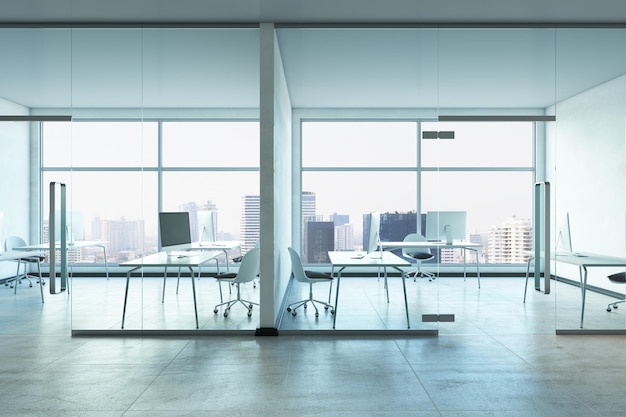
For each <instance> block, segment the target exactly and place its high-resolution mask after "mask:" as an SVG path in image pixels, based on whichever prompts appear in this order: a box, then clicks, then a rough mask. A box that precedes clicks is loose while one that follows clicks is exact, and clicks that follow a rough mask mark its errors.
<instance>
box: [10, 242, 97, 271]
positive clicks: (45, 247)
mask: <svg viewBox="0 0 626 417" xmlns="http://www.w3.org/2000/svg"><path fill="white" fill-rule="evenodd" d="M106 243H107V242H105V241H100V240H75V241H74V242H67V250H68V251H69V250H72V249H81V248H87V247H99V248H102V251H103V252H104V270H105V272H106V275H107V279H109V267H108V264H107V249H106ZM55 248H56V249H57V250H60V249H61V242H56V243H55ZM15 249H18V250H25V251H49V250H50V244H49V243H40V244H37V245H26V246H20V247H17V248H15Z"/></svg>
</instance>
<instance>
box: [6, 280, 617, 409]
mask: <svg viewBox="0 0 626 417" xmlns="http://www.w3.org/2000/svg"><path fill="white" fill-rule="evenodd" d="M111 281H113V282H111ZM201 281H203V280H201ZM172 282H175V281H174V280H172ZM523 283H524V282H523V280H522V279H517V278H503V279H496V278H484V279H483V280H482V285H481V289H480V290H479V289H478V288H477V285H476V281H475V280H474V279H468V280H467V281H466V282H463V280H460V279H447V280H446V279H440V280H439V282H436V283H429V282H427V281H418V282H415V283H414V282H407V289H408V291H407V292H408V293H409V295H410V296H409V306H410V308H415V307H411V306H415V305H417V302H418V301H421V302H422V303H424V304H426V303H427V302H432V303H433V304H432V305H430V306H427V307H425V308H427V309H429V311H430V312H433V311H435V310H432V309H433V308H435V307H437V308H438V312H440V313H454V314H455V317H456V319H455V322H454V323H439V324H438V325H433V324H432V323H430V324H425V323H420V322H419V317H418V315H411V319H414V321H415V326H412V327H417V328H421V327H423V328H426V327H427V326H434V327H435V328H437V329H438V331H439V335H438V336H421V335H419V334H415V333H408V332H407V334H404V335H402V334H394V335H381V336H377V335H371V334H370V335H367V334H359V333H358V332H356V333H355V334H354V335H352V336H347V335H345V334H342V335H335V336H333V335H332V334H331V335H329V333H330V332H323V333H321V332H319V333H315V332H311V333H310V334H308V335H302V334H290V331H289V330H294V331H295V330H297V329H300V330H303V329H309V328H314V326H319V327H322V328H325V327H328V325H329V324H328V322H329V321H331V320H332V315H331V314H330V313H327V312H323V310H322V311H321V314H320V317H319V318H317V319H316V318H315V317H314V314H313V310H312V309H311V308H308V309H307V311H306V312H304V311H303V312H300V313H299V314H298V315H297V316H295V317H293V316H291V315H286V316H285V317H284V318H283V322H282V326H281V329H283V330H281V335H280V336H278V337H254V336H250V335H231V336H204V337H193V336H190V337H182V336H179V337H120V336H117V337H86V336H81V337H72V336H70V329H71V328H73V327H75V326H76V325H77V324H78V325H84V324H85V323H89V322H90V321H89V320H88V319H85V318H80V317H75V316H76V315H77V314H79V313H80V314H83V313H87V312H88V313H89V314H92V315H93V316H94V317H93V320H92V321H91V323H94V324H96V323H100V324H103V325H104V324H106V325H109V324H110V323H114V322H115V324H111V326H113V327H115V326H116V324H117V325H119V319H120V317H119V315H120V313H121V311H120V308H121V304H120V300H119V299H118V300H116V301H115V302H113V301H109V303H111V304H112V307H111V308H110V309H109V308H107V307H106V305H107V302H106V301H105V299H104V298H102V299H101V300H100V301H98V302H97V303H94V308H93V309H92V310H89V309H88V308H87V307H86V306H85V305H83V302H82V301H80V300H79V299H77V297H79V296H80V294H81V292H85V291H87V288H88V286H87V284H88V283H87V281H86V280H85V282H81V281H80V280H78V279H76V280H74V283H73V287H72V288H73V292H72V298H70V297H68V296H67V294H60V295H54V296H51V295H49V294H46V302H45V303H44V304H42V303H41V299H40V298H39V290H38V288H37V287H33V288H28V287H27V286H26V285H22V286H20V287H19V288H18V292H17V294H13V292H12V290H11V289H9V288H8V287H0V303H2V309H1V310H0V349H2V356H1V357H0V384H1V385H0V386H1V387H2V389H1V390H0V404H1V407H0V416H17V415H19V416H70V417H72V416H96V417H105V416H106V417H108V416H125V417H129V416H142V417H143V416H146V417H147V416H151V417H152V416H157V417H159V416H200V415H201V416H244V415H246V416H318V415H319V416H321V415H324V416H327V415H333V416H418V417H420V416H428V417H430V416H433V417H434V416H446V417H452V416H454V417H457V416H476V417H478V416H480V417H483V416H515V417H520V416H524V417H526V416H528V417H531V416H533V417H534V416H551V417H557V416H570V417H571V416H574V417H576V416H581V417H582V416H585V417H586V416H618V417H619V416H623V417H626V396H625V395H624V386H626V358H625V356H626V355H624V352H625V351H626V337H624V336H603V335H583V336H581V335H576V336H564V335H556V334H555V329H556V328H557V327H558V326H559V325H560V324H562V325H563V326H565V327H569V326H572V327H574V328H575V327H577V324H578V323H577V322H578V320H579V319H580V292H579V290H578V289H576V288H571V289H569V288H567V287H564V286H563V287H560V286H558V285H557V288H555V291H554V293H553V294H551V295H549V296H546V295H544V294H541V293H538V292H534V291H532V292H531V293H530V294H529V299H528V301H527V303H526V304H523V303H522V302H521V297H522V295H523ZM118 284H119V283H118V282H116V279H111V280H110V281H109V282H108V283H107V282H98V283H96V281H91V282H90V285H91V291H92V293H93V294H102V293H103V292H104V291H105V290H106V288H107V287H117V286H118ZM207 284H208V283H207ZM81 285H83V286H84V288H81ZM168 285H169V284H168ZM341 285H342V289H341V294H340V306H339V309H338V314H339V316H338V321H337V323H338V324H339V323H341V327H342V328H345V329H351V328H354V329H359V328H361V327H362V326H363V323H367V322H369V323H371V324H372V325H376V326H381V328H383V327H387V328H401V327H402V326H403V325H404V324H403V323H404V322H405V317H404V316H403V314H404V306H403V304H402V303H401V302H399V300H401V295H402V293H401V286H399V282H398V281H390V284H389V288H390V298H391V301H392V302H391V303H390V305H387V303H386V300H385V292H384V288H382V287H381V283H380V282H379V281H377V280H375V279H368V280H360V279H352V280H349V279H345V280H344V281H342V283H341ZM344 285H345V286H344ZM155 287H157V288H156V289H152V288H148V285H146V286H145V288H143V289H142V290H141V291H140V293H141V294H142V297H141V301H144V303H143V306H144V307H149V308H148V310H149V309H150V308H155V309H158V308H159V307H161V308H171V309H172V310H171V311H170V310H168V311H170V314H173V313H172V312H173V311H176V309H175V308H174V305H177V307H176V308H177V309H179V310H180V311H181V317H183V318H184V320H183V319H181V320H182V321H181V322H183V321H184V322H185V326H187V321H188V320H189V319H190V318H191V319H192V320H193V316H190V315H189V311H188V310H189V307H190V305H189V304H188V300H182V294H184V292H183V287H182V282H181V289H180V291H179V294H180V296H181V303H178V302H175V301H176V300H177V298H176V294H175V287H174V285H171V286H169V287H168V292H166V299H165V303H160V296H161V293H160V289H159V288H160V286H157V285H155ZM351 287H353V288H352V291H348V290H349V289H350V288H351ZM170 288H171V292H169V291H170ZM188 288H189V287H186V288H185V291H188ZM202 288H203V287H202V285H201V284H200V287H199V288H198V289H199V292H200V294H202V295H200V296H199V304H201V305H202V308H201V309H200V312H201V314H200V318H201V319H200V320H201V322H202V323H203V326H204V327H207V326H208V327H210V323H217V324H219V323H222V324H223V325H224V324H225V323H227V324H228V325H231V326H234V327H238V328H247V326H250V327H253V326H255V325H256V323H257V321H256V316H255V314H258V312H254V313H253V316H252V317H251V318H248V317H247V316H246V314H245V309H243V307H238V308H233V310H232V312H231V315H230V316H229V317H228V318H224V317H223V316H222V315H221V312H220V314H217V315H215V314H213V312H212V309H213V305H212V304H213V302H214V301H215V296H212V298H206V297H209V296H208V295H206V293H205V292H203V291H202ZM344 290H345V295H344ZM570 290H571V291H572V294H569V295H568V291H570ZM115 291H117V289H115V290H114V292H115ZM255 291H257V292H258V289H254V288H252V286H247V287H246V288H245V293H246V296H248V297H250V298H252V297H254V294H255ZM398 291H400V293H399V292H398ZM317 292H318V291H317V289H316V295H317ZM320 292H321V293H322V294H326V295H327V293H326V291H324V290H320ZM306 293H307V289H306V288H304V287H303V288H300V287H295V286H294V287H293V288H292V294H290V298H292V299H297V298H299V297H300V296H302V295H303V294H306ZM419 294H421V295H419ZM398 295H400V298H398ZM575 295H578V299H576V298H575ZM570 296H571V298H572V300H571V301H569V300H568V297H570ZM96 298H97V297H96ZM319 298H323V297H319ZM149 299H156V300H157V301H158V302H155V303H154V304H153V303H151V302H149V301H146V300H149ZM587 301H588V303H587V314H586V317H585V320H586V322H587V321H588V322H589V326H591V327H592V328H595V327H604V326H614V327H617V326H618V324H619V323H622V328H624V326H623V323H624V321H625V317H626V314H625V313H626V308H622V309H618V310H617V311H613V312H611V313H607V312H606V311H605V310H604V308H605V307H606V303H607V302H608V301H610V300H609V299H608V298H607V297H606V296H600V295H590V296H589V297H588V300H587ZM179 304H180V305H179ZM205 304H208V306H205ZM557 307H559V308H557ZM561 307H562V309H563V310H571V311H567V314H566V315H565V316H563V317H561V316H560V310H561ZM431 310H432V311H431ZM557 310H559V312H558V313H557ZM109 311H112V312H114V314H109V313H108V312H109ZM155 311H156V310H155ZM435 312H437V311H435ZM161 313H162V311H159V314H161ZM107 315H113V316H115V318H111V319H110V320H106V319H104V318H103V317H99V316H107ZM144 315H145V317H146V320H148V321H149V322H151V321H152V320H154V322H155V323H156V320H157V319H152V318H150V316H151V314H148V313H144ZM153 315H154V314H153ZM387 315H389V316H394V317H393V318H387ZM396 316H397V317H396ZM567 316H572V317H567ZM350 318H353V319H354V320H356V321H355V323H353V324H350V322H349V319H350ZM339 319H341V322H340V321H339ZM603 320H604V321H605V323H604V324H603V323H602V321H603ZM75 322H76V323H75ZM381 323H383V324H381ZM606 323H609V324H606ZM217 324H216V325H217Z"/></svg>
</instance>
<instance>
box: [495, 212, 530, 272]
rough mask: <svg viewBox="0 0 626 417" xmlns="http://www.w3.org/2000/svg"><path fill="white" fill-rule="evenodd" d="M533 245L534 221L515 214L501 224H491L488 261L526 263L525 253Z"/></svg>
mask: <svg viewBox="0 0 626 417" xmlns="http://www.w3.org/2000/svg"><path fill="white" fill-rule="evenodd" d="M532 247H533V238H532V223H531V221H530V220H529V219H518V218H516V217H515V216H513V217H512V218H511V219H509V220H507V221H505V222H504V223H502V224H501V225H499V226H491V227H490V228H489V234H488V246H487V262H488V263H492V264H512V263H525V262H526V261H527V259H528V257H527V256H525V255H524V254H523V252H524V251H530V250H532Z"/></svg>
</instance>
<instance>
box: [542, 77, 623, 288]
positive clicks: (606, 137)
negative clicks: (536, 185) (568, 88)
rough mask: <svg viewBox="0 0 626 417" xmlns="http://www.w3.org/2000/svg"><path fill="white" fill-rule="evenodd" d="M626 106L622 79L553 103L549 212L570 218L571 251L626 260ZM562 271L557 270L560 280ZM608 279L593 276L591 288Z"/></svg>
mask: <svg viewBox="0 0 626 417" xmlns="http://www.w3.org/2000/svg"><path fill="white" fill-rule="evenodd" d="M625 103H626V76H621V77H618V78H616V79H614V80H611V81H609V82H606V83H604V84H602V85H599V86H597V87H595V88H593V89H590V90H588V91H585V92H583V93H581V94H578V95H576V96H574V97H572V98H570V99H568V100H565V101H563V102H560V103H558V104H557V108H556V117H557V123H556V129H554V132H550V131H548V132H547V133H548V141H547V147H548V151H549V152H548V156H549V158H548V164H549V166H548V169H547V174H548V179H549V180H550V181H551V182H552V183H553V192H554V199H553V201H554V203H553V204H554V207H553V211H555V212H556V211H567V212H568V213H569V215H570V229H571V235H572V247H573V250H574V251H581V252H582V251H588V252H596V253H603V254H607V255H614V256H626V236H625V228H624V226H625V224H624V216H625V210H626V200H625V196H626V183H625V176H624V161H625V155H626V151H625V150H626V147H625V139H626V131H625V117H626V105H625ZM566 270H567V268H566V267H564V266H559V265H557V273H558V274H559V275H563V272H564V271H566ZM607 273H608V271H596V273H594V274H592V275H593V276H592V277H591V280H592V282H591V283H593V284H594V285H603V284H606V283H607V281H608V280H607V279H606V275H607ZM571 277H572V278H575V279H577V278H578V271H577V270H576V271H575V273H574V275H573V276H571ZM612 289H615V288H612Z"/></svg>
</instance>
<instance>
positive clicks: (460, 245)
mask: <svg viewBox="0 0 626 417" xmlns="http://www.w3.org/2000/svg"><path fill="white" fill-rule="evenodd" d="M380 247H381V248H382V249H383V250H393V249H403V248H405V249H411V248H415V249H417V248H423V249H425V248H428V249H447V248H450V249H463V278H466V277H467V251H468V250H469V251H472V252H474V253H475V254H476V277H477V279H478V288H480V266H479V263H478V251H479V249H480V248H482V245H481V244H479V243H472V242H462V241H458V242H452V243H446V242H428V241H426V242H380Z"/></svg>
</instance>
